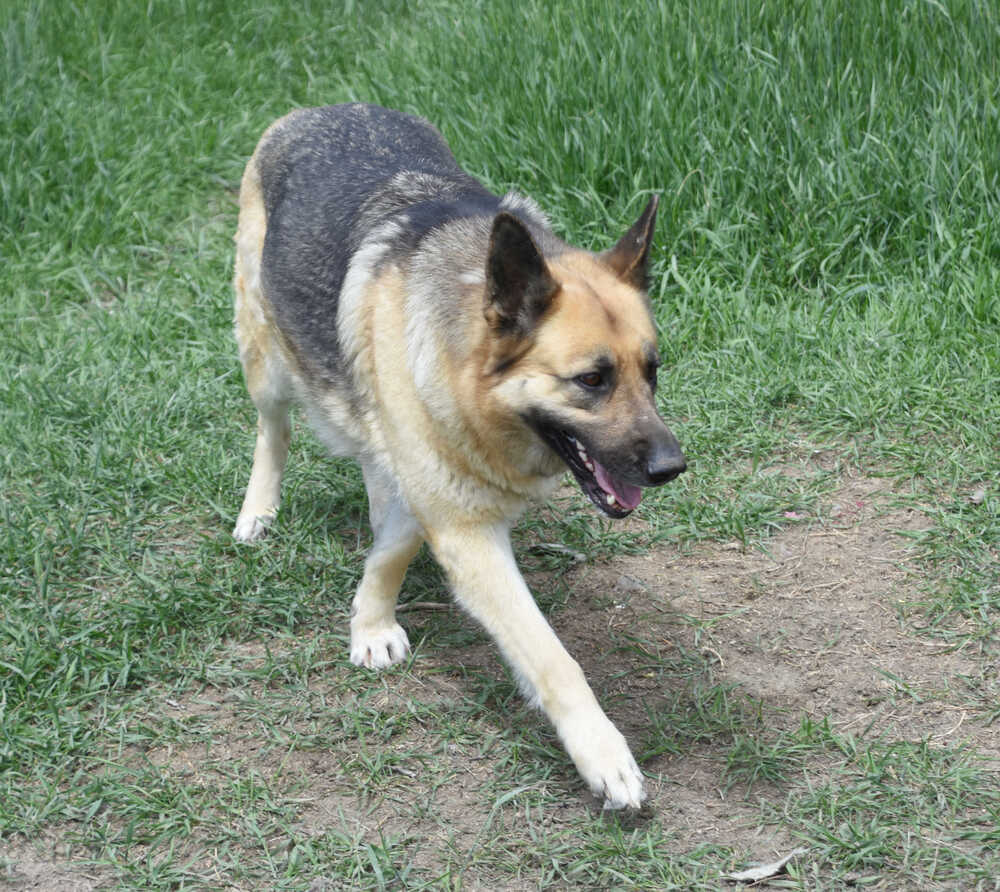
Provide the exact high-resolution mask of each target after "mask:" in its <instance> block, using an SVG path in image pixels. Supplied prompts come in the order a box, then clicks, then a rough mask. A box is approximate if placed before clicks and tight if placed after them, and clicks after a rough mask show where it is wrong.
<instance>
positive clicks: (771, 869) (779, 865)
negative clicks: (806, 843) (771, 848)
mask: <svg viewBox="0 0 1000 892" xmlns="http://www.w3.org/2000/svg"><path fill="white" fill-rule="evenodd" d="M808 851H809V850H808V849H796V850H795V851H794V852H789V853H788V854H787V855H785V857H784V858H781V859H779V860H778V861H772V862H771V863H770V864H761V865H759V866H757V867H750V868H747V869H746V870H741V871H738V872H737V873H724V874H723V875H722V878H723V879H724V880H733V881H735V882H737V883H759V882H761V880H767V879H770V878H771V877H776V876H778V875H779V874H782V873H784V872H785V867H786V865H787V864H788V862H789V861H791V860H792V859H793V858H796V857H798V856H799V855H804V854H805V853H806V852H808Z"/></svg>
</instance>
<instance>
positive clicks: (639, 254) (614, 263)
mask: <svg viewBox="0 0 1000 892" xmlns="http://www.w3.org/2000/svg"><path fill="white" fill-rule="evenodd" d="M659 204H660V196H659V195H654V196H653V197H652V198H650V199H649V204H647V205H646V210H644V211H643V212H642V214H641V215H640V217H639V219H638V220H636V221H635V223H633V224H632V228H631V229H630V230H629V231H628V232H626V233H625V235H623V236H622V238H621V241H619V242H618V244H617V245H615V246H614V247H613V248H611V249H610V250H608V251H605V252H604V253H603V254H601V255H600V259H601V260H603V261H604V263H606V264H607V265H608V266H609V267H611V269H612V271H613V272H614V274H615V275H616V276H618V278H619V279H621V280H622V281H623V282H627V283H628V284H629V285H631V286H633V287H634V288H638V289H639V290H640V291H645V290H646V288H647V287H648V286H649V249H650V248H651V247H652V245H653V230H654V229H656V209H657V207H659Z"/></svg>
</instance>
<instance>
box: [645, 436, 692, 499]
mask: <svg viewBox="0 0 1000 892" xmlns="http://www.w3.org/2000/svg"><path fill="white" fill-rule="evenodd" d="M686 470H687V460H686V459H685V458H684V453H683V452H681V447H680V444H679V443H678V442H677V440H676V439H675V438H674V436H673V435H670V436H669V437H666V438H663V439H662V440H660V441H658V442H656V443H654V444H653V446H652V447H651V448H650V450H649V456H648V457H647V458H646V478H647V479H648V480H649V483H650V485H651V486H659V485H660V484H661V483H669V482H670V481H671V480H673V479H674V478H675V477H678V476H679V475H681V474H683V473H684V471H686Z"/></svg>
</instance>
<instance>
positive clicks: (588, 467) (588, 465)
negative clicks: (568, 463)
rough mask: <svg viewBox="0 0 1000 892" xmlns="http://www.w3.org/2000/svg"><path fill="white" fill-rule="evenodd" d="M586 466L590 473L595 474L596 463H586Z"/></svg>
mask: <svg viewBox="0 0 1000 892" xmlns="http://www.w3.org/2000/svg"><path fill="white" fill-rule="evenodd" d="M584 465H585V466H586V468H587V470H588V471H590V473H591V474H593V473H594V463H593V462H592V461H585V462H584Z"/></svg>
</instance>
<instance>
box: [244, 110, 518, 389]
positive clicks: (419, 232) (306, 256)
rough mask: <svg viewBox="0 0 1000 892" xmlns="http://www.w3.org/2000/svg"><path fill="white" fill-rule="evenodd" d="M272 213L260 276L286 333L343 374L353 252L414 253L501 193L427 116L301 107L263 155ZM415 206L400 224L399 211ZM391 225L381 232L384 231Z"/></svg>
mask: <svg viewBox="0 0 1000 892" xmlns="http://www.w3.org/2000/svg"><path fill="white" fill-rule="evenodd" d="M256 165H257V171H258V174H259V177H260V185H261V193H262V198H263V202H264V207H265V210H266V214H267V233H266V237H265V240H264V250H263V264H262V270H261V272H262V277H263V284H264V290H265V293H266V294H267V296H268V299H269V302H270V304H271V307H272V308H273V311H274V313H275V316H276V321H277V323H278V326H279V328H281V329H282V330H283V331H285V332H286V333H287V335H288V336H289V337H290V338H291V340H292V341H293V342H294V343H296V344H297V345H298V346H299V347H300V349H302V350H303V352H305V353H306V354H307V355H309V356H310V357H313V358H314V359H321V360H322V364H323V366H324V367H325V370H326V371H327V372H331V373H334V374H337V373H339V372H340V371H342V370H341V368H340V360H341V357H342V350H341V346H340V344H339V343H338V339H337V330H336V317H337V304H338V300H339V297H340V292H341V288H342V287H343V284H344V279H345V277H346V275H347V271H348V269H349V266H350V262H351V259H352V258H353V257H354V256H355V255H356V254H357V253H358V251H359V250H361V249H362V248H363V246H364V245H365V244H366V243H368V244H371V243H372V242H379V241H383V242H389V241H391V243H392V250H391V252H389V253H386V252H383V254H382V260H383V261H384V260H388V259H394V258H398V257H399V256H400V255H401V254H404V253H406V252H408V251H412V250H413V249H414V248H415V247H416V246H417V245H418V244H419V242H420V241H421V239H422V238H423V237H424V235H426V234H427V232H429V231H430V230H431V229H433V228H434V227H435V226H437V225H439V224H440V223H441V222H443V221H446V220H449V219H454V218H457V217H467V216H484V217H490V218H491V217H492V216H493V215H495V214H496V213H497V210H498V208H499V205H500V199H498V198H497V197H496V196H494V195H492V194H491V193H490V192H488V191H487V190H486V189H485V188H484V187H483V186H482V185H481V184H480V183H479V182H478V181H477V180H475V179H473V178H472V177H470V176H469V175H468V174H466V173H465V172H464V171H463V170H462V169H461V168H460V167H459V166H458V164H457V162H456V161H455V158H454V156H453V155H452V153H451V150H450V149H449V148H448V146H447V145H446V144H445V142H444V139H443V138H442V137H441V134H440V133H438V131H437V130H436V129H435V128H434V127H433V126H432V125H431V124H429V123H428V122H427V121H425V120H423V119H422V118H417V117H413V116H411V115H406V114H403V113H401V112H396V111H391V110H389V109H384V108H379V107H377V106H371V105H363V104H352V105H336V106H328V107H325V108H315V109H303V110H301V111H296V112H292V113H291V114H289V115H287V116H286V117H284V118H282V119H281V120H280V121H278V122H277V123H276V124H275V125H274V126H273V127H272V128H271V129H270V131H269V132H268V134H267V135H266V137H265V138H264V139H263V140H262V141H261V144H260V146H259V148H258V150H257V154H256ZM403 210H405V211H406V215H405V220H403V221H402V222H400V221H399V218H398V217H397V222H396V223H395V224H390V223H389V221H390V219H391V218H392V217H393V215H398V213H399V212H400V211H403ZM380 225H383V226H388V227H390V228H389V229H387V230H386V231H385V232H383V233H382V237H381V238H380V233H379V231H378V230H379V226H380Z"/></svg>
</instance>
